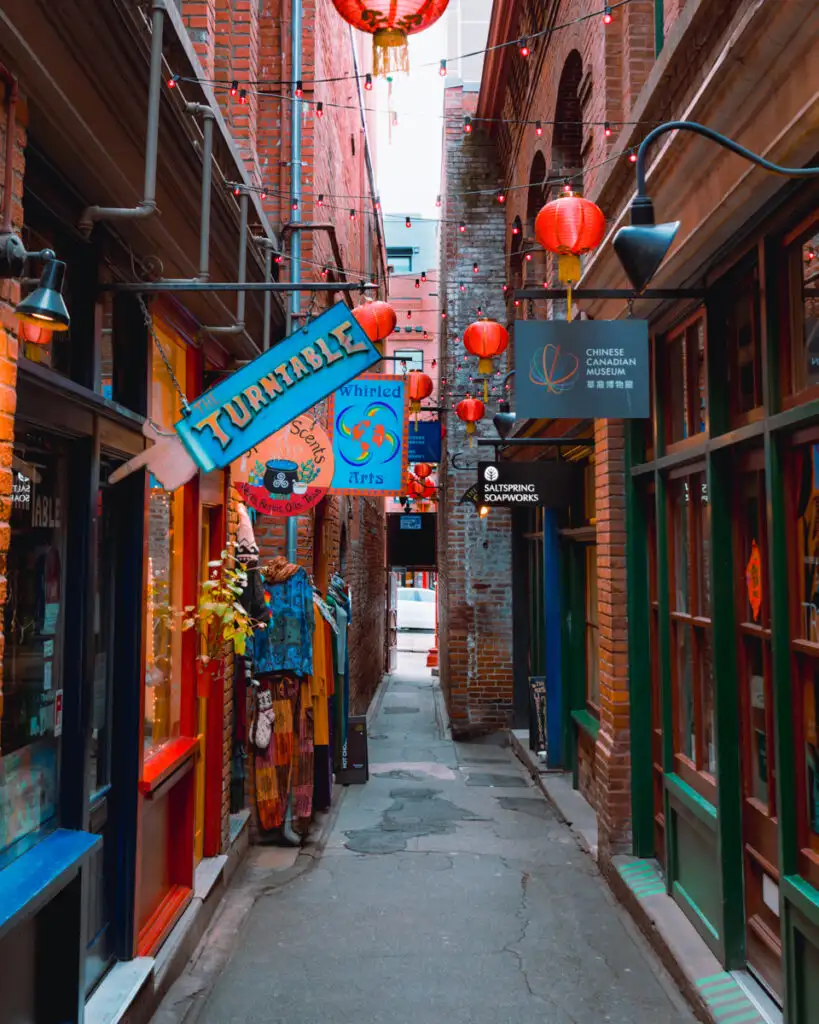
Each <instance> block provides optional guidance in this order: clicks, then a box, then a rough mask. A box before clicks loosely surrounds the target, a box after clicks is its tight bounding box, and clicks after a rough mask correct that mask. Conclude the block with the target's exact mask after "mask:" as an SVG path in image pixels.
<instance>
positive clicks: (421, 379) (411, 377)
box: [407, 370, 434, 416]
mask: <svg viewBox="0 0 819 1024" xmlns="http://www.w3.org/2000/svg"><path fill="white" fill-rule="evenodd" d="M433 387H434V385H433V383H432V378H431V377H428V376H427V375H426V374H425V373H423V372H422V371H421V370H410V372H409V373H408V374H407V390H408V392H409V397H410V409H411V411H412V412H413V413H414V414H415V415H416V416H417V415H418V413H419V412H420V411H421V402H423V400H424V399H425V398H429V396H430V395H431V394H432V389H433Z"/></svg>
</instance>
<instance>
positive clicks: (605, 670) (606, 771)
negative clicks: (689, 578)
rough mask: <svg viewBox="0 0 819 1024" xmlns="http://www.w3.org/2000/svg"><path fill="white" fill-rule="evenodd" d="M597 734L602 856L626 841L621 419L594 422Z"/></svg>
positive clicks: (626, 706) (628, 806) (628, 761)
mask: <svg viewBox="0 0 819 1024" xmlns="http://www.w3.org/2000/svg"><path fill="white" fill-rule="evenodd" d="M594 450H595V468H594V478H595V510H596V514H597V594H598V618H599V622H600V732H599V734H598V737H597V749H596V764H595V775H596V777H597V783H598V784H597V802H596V804H595V806H596V808H597V817H598V824H599V846H600V850H601V856H602V857H603V858H607V857H608V856H609V855H610V854H612V853H618V852H620V851H621V849H622V848H623V847H624V846H626V844H628V843H629V842H630V840H631V791H630V790H631V782H630V779H631V759H630V743H629V686H628V616H627V613H626V607H627V581H626V501H625V442H624V432H623V422H622V420H595V424H594Z"/></svg>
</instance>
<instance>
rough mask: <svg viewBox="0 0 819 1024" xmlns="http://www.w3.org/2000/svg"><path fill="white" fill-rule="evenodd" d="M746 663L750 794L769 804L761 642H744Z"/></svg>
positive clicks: (762, 802) (752, 640)
mask: <svg viewBox="0 0 819 1024" xmlns="http://www.w3.org/2000/svg"><path fill="white" fill-rule="evenodd" d="M745 650H746V664H747V669H746V671H747V686H748V707H749V708H750V718H751V722H750V724H751V751H750V763H749V768H750V771H749V775H750V782H751V785H750V790H751V792H750V795H751V796H753V797H754V799H755V800H758V801H759V802H760V803H761V804H763V805H764V806H765V807H767V806H768V803H769V770H768V734H767V724H766V721H765V675H764V668H763V660H762V641H761V640H758V639H749V640H747V641H746V643H745Z"/></svg>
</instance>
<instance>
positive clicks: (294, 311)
mask: <svg viewBox="0 0 819 1024" xmlns="http://www.w3.org/2000/svg"><path fill="white" fill-rule="evenodd" d="M302 13H303V12H302V0H292V8H291V24H290V31H291V37H290V65H291V67H290V77H291V79H292V82H293V108H292V109H293V114H292V118H293V124H292V136H293V145H292V148H291V153H290V191H291V204H290V205H291V206H295V207H296V209H295V210H291V214H290V220H291V221H294V222H295V223H299V222H300V221H301V198H302V195H301V153H302V146H301V142H302V138H301V100H300V99H299V98H298V96H296V82H298V81H300V79H301V77H302V51H301V33H302ZM290 281H291V283H292V284H295V285H298V284H299V283H300V282H301V232H300V231H293V232H292V233H291V235H290ZM300 313H301V292H300V291H298V290H297V291H293V292H292V293H291V295H290V314H289V316H288V325H287V333H288V335H289V334H291V333H292V332H293V326H294V323H298V318H299V314H300ZM298 528H299V525H298V520H297V518H296V517H295V516H290V518H289V519H288V520H287V561H288V562H291V563H294V562H295V561H296V553H297V547H298V545H297V541H298Z"/></svg>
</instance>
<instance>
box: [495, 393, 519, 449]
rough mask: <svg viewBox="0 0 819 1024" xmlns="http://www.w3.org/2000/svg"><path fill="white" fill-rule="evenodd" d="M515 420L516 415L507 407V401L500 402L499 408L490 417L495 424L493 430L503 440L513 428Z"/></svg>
mask: <svg viewBox="0 0 819 1024" xmlns="http://www.w3.org/2000/svg"><path fill="white" fill-rule="evenodd" d="M516 420H517V415H516V414H515V413H513V412H512V411H511V410H510V409H509V403H508V402H501V403H500V409H499V410H498V411H497V412H496V413H495V415H494V416H493V417H492V422H493V423H494V425H495V430H497V432H498V437H500V438H501V440H502V441H505V440H506V438H507V437H509V435H510V434H511V433H512V431H513V430H514V429H515V421H516Z"/></svg>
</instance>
